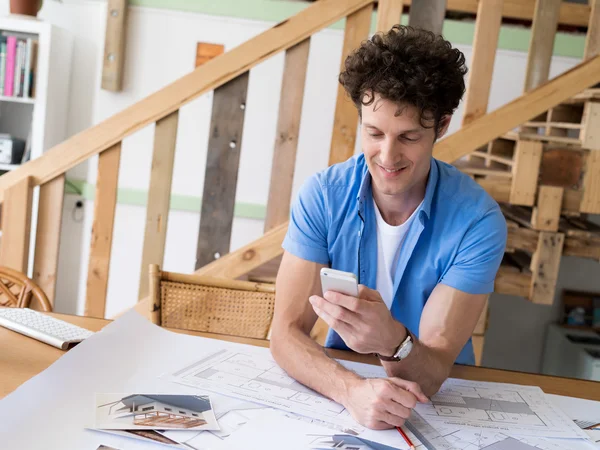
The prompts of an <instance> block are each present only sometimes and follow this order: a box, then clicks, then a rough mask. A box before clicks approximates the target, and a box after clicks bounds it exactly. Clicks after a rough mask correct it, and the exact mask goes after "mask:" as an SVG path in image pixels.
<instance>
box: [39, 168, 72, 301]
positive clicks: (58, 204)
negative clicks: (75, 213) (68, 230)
mask: <svg viewBox="0 0 600 450" xmlns="http://www.w3.org/2000/svg"><path fill="white" fill-rule="evenodd" d="M64 197H65V176H64V175H61V176H58V177H56V178H55V179H54V180H52V181H49V182H48V183H45V184H43V185H42V186H40V197H39V207H38V222H37V232H36V237H35V255H34V259H33V281H35V282H36V283H37V284H38V286H39V287H40V288H41V289H42V290H43V291H44V293H45V294H46V296H47V297H48V300H49V301H50V304H51V305H52V306H54V297H55V294H56V276H57V273H58V251H59V247H60V227H61V224H62V215H63V214H62V213H63V200H64Z"/></svg>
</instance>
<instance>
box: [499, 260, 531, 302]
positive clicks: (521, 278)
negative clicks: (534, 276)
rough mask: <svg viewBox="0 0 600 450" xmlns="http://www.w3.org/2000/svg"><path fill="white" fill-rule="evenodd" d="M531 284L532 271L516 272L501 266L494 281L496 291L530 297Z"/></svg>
mask: <svg viewBox="0 0 600 450" xmlns="http://www.w3.org/2000/svg"><path fill="white" fill-rule="evenodd" d="M530 286H531V274H530V273H524V272H514V271H511V270H507V269H505V268H504V267H503V266H500V269H499V270H498V274H497V275H496V280H495V282H494V291H495V292H496V293H498V294H506V295H515V296H517V297H523V298H529V290H530Z"/></svg>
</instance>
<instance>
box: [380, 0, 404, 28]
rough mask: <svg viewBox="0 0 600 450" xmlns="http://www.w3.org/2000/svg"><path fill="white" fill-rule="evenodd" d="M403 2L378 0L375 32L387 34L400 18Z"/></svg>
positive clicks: (400, 0)
mask: <svg viewBox="0 0 600 450" xmlns="http://www.w3.org/2000/svg"><path fill="white" fill-rule="evenodd" d="M403 7H404V1H403V0H379V2H378V3H377V25H376V28H375V32H378V31H381V32H384V33H387V32H388V31H389V30H391V29H392V27H393V26H394V25H397V24H399V23H400V19H401V18H402V8H403Z"/></svg>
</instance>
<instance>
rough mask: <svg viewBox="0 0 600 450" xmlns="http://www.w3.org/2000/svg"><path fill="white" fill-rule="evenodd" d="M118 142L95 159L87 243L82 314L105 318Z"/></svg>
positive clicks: (119, 157) (115, 196) (115, 200)
mask: <svg viewBox="0 0 600 450" xmlns="http://www.w3.org/2000/svg"><path fill="white" fill-rule="evenodd" d="M120 160H121V143H118V144H116V145H114V146H113V147H112V148H110V149H109V150H105V151H104V152H102V153H101V154H100V157H99V158H98V178H97V180H96V196H95V197H94V222H93V224H92V238H91V242H90V262H89V266H88V275H87V286H86V288H87V289H86V299H85V312H84V315H86V316H91V317H101V318H104V312H105V310H106V292H107V290H108V272H109V269H110V252H111V248H112V237H113V226H114V223H115V209H116V204H117V187H118V182H119V164H120Z"/></svg>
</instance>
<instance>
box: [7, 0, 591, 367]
mask: <svg viewBox="0 0 600 450" xmlns="http://www.w3.org/2000/svg"><path fill="white" fill-rule="evenodd" d="M105 8H106V3H105V2H104V1H85V0H72V1H69V0H64V2H63V3H57V2H54V1H51V0H46V1H45V4H44V7H43V9H42V12H41V14H40V17H42V18H44V19H45V20H48V21H51V22H53V23H55V24H57V25H60V26H62V27H64V28H67V29H68V30H70V31H71V32H73V33H74V34H75V49H74V58H73V73H72V77H71V78H72V80H73V81H72V92H71V104H70V110H69V126H68V130H69V133H70V134H74V133H76V132H78V131H80V130H83V129H85V128H87V127H89V126H91V125H93V124H95V123H98V122H100V121H102V120H103V119H105V118H107V117H110V116H111V115H113V114H115V113H117V112H119V111H121V110H122V109H124V108H126V107H128V106H129V105H131V104H133V103H135V102H136V101H138V100H140V99H142V98H144V97H145V96H147V95H149V94H151V93H152V92H154V91H156V90H157V89H160V88H161V87H163V86H165V85H166V84H168V83H170V82H172V81H174V80H176V79H177V78H178V77H180V76H182V75H184V74H186V73H188V72H189V71H191V70H192V69H193V66H194V60H195V48H196V43H197V42H199V41H201V42H214V43H219V44H224V45H225V49H226V50H229V49H231V48H232V47H234V46H237V45H239V44H240V43H242V42H244V41H245V40H247V39H249V38H251V37H252V36H254V35H256V34H258V33H260V32H262V31H263V30H265V29H267V28H268V27H270V26H271V25H272V24H269V23H262V22H257V21H247V20H240V19H226V18H222V17H212V16H205V15H200V14H190V13H180V12H166V11H164V10H160V11H158V10H152V9H148V8H137V7H133V8H130V9H129V17H128V24H127V38H126V42H127V48H126V63H125V69H124V73H125V78H124V86H123V91H122V92H120V93H111V92H106V91H103V90H101V89H100V87H99V86H100V77H101V61H102V52H103V42H104V27H105ZM6 11H8V0H0V14H1V13H4V12H6ZM341 46H342V32H341V31H338V30H325V31H323V32H321V33H318V34H317V35H316V36H315V37H313V39H312V46H311V53H310V59H309V66H308V74H307V85H306V89H305V99H304V109H303V113H302V120H301V133H300V137H299V149H298V157H297V166H296V176H295V179H294V194H295V193H296V192H297V190H298V187H299V185H300V184H301V183H302V181H303V180H304V179H305V178H306V177H307V176H309V175H310V174H312V173H313V172H315V171H316V170H319V169H322V168H324V167H326V165H327V159H328V153H329V142H330V139H331V129H332V125H333V112H334V107H335V93H336V85H337V72H338V70H339V64H340V56H341ZM458 47H459V48H460V50H462V51H463V52H464V53H465V55H466V57H467V61H470V57H471V48H470V47H468V46H458ZM576 63H577V60H575V59H571V58H562V57H555V58H554V60H553V63H552V70H551V72H552V76H554V75H556V74H558V73H561V72H563V71H564V70H566V69H568V68H570V67H572V66H573V65H575V64H576ZM525 64H526V54H525V53H520V52H513V51H505V50H500V51H499V52H498V55H497V61H496V64H495V67H494V81H493V86H492V92H491V97H490V109H495V108H497V107H499V106H501V105H503V104H505V103H506V102H508V101H510V100H512V99H514V98H515V97H517V96H519V95H520V94H521V91H522V86H523V80H524V75H525ZM282 71H283V55H282V54H279V55H276V56H275V57H273V58H271V59H270V60H268V61H266V62H264V63H262V64H261V65H259V66H258V67H256V68H255V69H253V70H252V71H251V73H250V82H249V89H248V99H247V109H246V118H245V124H244V134H243V142H242V156H241V162H240V170H239V175H238V189H237V201H238V202H248V203H256V204H261V205H264V204H266V201H267V193H268V187H269V186H268V184H269V178H270V168H271V158H272V149H273V142H274V139H275V125H276V118H277V112H278V101H279V94H280V88H281V75H282ZM211 102H212V94H207V95H204V96H202V97H200V98H198V99H196V100H194V101H192V102H191V103H189V104H188V105H186V106H184V107H183V108H182V109H181V113H180V120H179V130H178V140H177V153H176V158H175V168H174V177H173V193H174V194H180V195H190V196H200V195H201V194H202V189H203V180H204V167H205V157H206V147H207V142H208V128H209V121H210V109H211ZM461 117H462V104H461V107H460V108H459V110H458V111H457V113H456V114H455V118H454V119H453V121H452V123H451V127H450V131H451V132H454V131H455V130H457V129H458V128H459V127H460V118H461ZM152 139H153V126H149V127H147V128H146V129H144V130H141V131H140V132H138V133H136V134H134V135H133V136H131V137H129V138H127V139H126V140H125V141H124V149H123V152H122V158H121V171H120V177H119V186H120V187H121V188H135V189H144V190H145V189H147V188H148V183H149V174H150V161H151V150H152ZM96 165H97V159H96V158H93V159H92V160H91V161H90V162H89V164H82V165H81V166H79V167H78V168H75V169H73V170H72V171H71V172H70V174H69V175H70V176H72V177H79V178H87V180H88V181H89V182H90V183H94V182H95V178H96ZM75 200H76V197H75V196H67V198H66V201H65V207H64V215H63V217H64V223H63V230H62V246H61V259H60V265H59V279H58V288H57V289H58V291H57V292H58V296H57V302H56V309H57V310H58V311H64V312H72V313H73V312H75V313H79V314H80V313H82V312H83V303H84V298H85V279H86V276H87V261H88V255H89V241H90V234H91V223H92V217H93V204H92V203H91V202H86V203H85V205H84V207H83V210H75V209H74V208H75V207H74V203H75ZM144 221H145V208H143V207H137V206H128V205H118V207H117V212H116V220H115V230H114V239H113V246H112V260H111V268H110V274H109V288H108V300H107V311H106V314H107V316H109V317H110V316H112V315H114V314H116V313H118V312H120V311H122V310H123V309H125V308H127V307H129V306H131V305H133V304H134V302H135V301H136V293H137V289H138V279H139V272H140V264H141V251H142V240H143V230H144ZM198 226H199V214H198V213H190V212H184V211H171V213H170V215H169V226H168V232H167V244H166V255H165V262H164V268H165V269H166V270H172V271H180V272H191V271H193V269H194V261H195V251H196V250H195V248H196V240H197V235H198ZM262 226H263V224H262V221H257V220H251V219H241V218H236V219H235V221H234V227H233V233H232V243H231V247H232V249H235V248H238V247H239V246H241V245H243V244H245V243H247V242H250V241H251V240H253V239H255V238H257V237H259V236H260V235H261V234H262ZM571 260H575V262H576V263H577V264H578V266H577V267H578V268H580V269H581V272H580V273H584V272H585V273H589V274H591V272H594V271H597V269H598V267H597V264H596V263H593V262H591V261H585V262H580V261H577V259H576V258H572V259H571ZM563 266H564V265H563ZM578 270H579V269H578ZM573 272H575V271H573ZM565 274H566V272H565V271H564V270H561V280H563V279H564V277H567V276H568V274H567V275H565ZM596 278H597V277H596ZM589 288H590V289H594V286H590V287H589ZM595 289H600V285H598V284H596V287H595ZM543 308H544V307H540V306H537V305H531V304H529V303H527V302H525V301H524V300H522V299H516V298H510V297H506V296H493V298H492V300H491V310H492V317H491V322H490V332H489V333H488V334H489V336H490V337H494V338H493V339H488V341H487V344H486V351H485V354H484V362H485V363H486V364H487V365H492V366H503V365H506V364H508V365H510V366H511V368H519V367H520V368H523V369H527V370H529V369H531V370H537V366H538V362H537V360H536V358H538V359H539V357H537V356H535V355H537V354H539V350H540V345H541V344H540V342H541V339H542V338H543V333H544V331H545V325H546V323H547V322H548V321H549V320H551V318H550V316H551V314H550V315H549V314H543V313H540V311H541V309H543ZM514 314H517V317H521V318H522V319H523V320H522V321H519V320H517V319H516V318H515V316H514ZM507 329H510V330H511V335H512V336H513V341H510V344H506V345H504V344H503V342H507V341H506V340H505V339H503V333H504V332H505V330H507ZM517 329H518V330H520V331H521V332H522V333H517V332H516V331H517ZM527 333H529V334H527ZM532 334H533V335H532ZM515 336H519V337H515ZM520 336H524V337H525V336H527V338H526V339H527V340H526V341H525V342H527V343H528V344H527V345H530V350H531V351H530V352H526V354H525V355H524V356H522V357H515V354H518V351H519V350H520V349H522V348H524V347H526V346H525V345H523V341H522V340H521V338H520ZM540 336H541V337H540ZM492 341H493V342H492ZM507 346H508V347H507ZM527 355H528V356H527Z"/></svg>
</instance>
